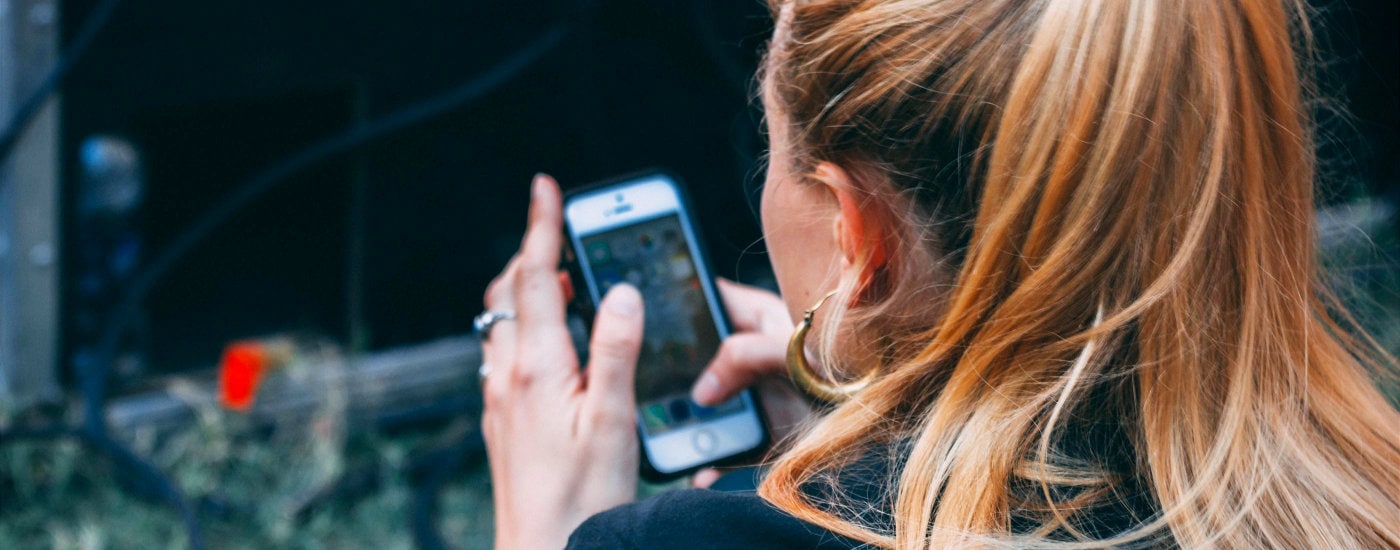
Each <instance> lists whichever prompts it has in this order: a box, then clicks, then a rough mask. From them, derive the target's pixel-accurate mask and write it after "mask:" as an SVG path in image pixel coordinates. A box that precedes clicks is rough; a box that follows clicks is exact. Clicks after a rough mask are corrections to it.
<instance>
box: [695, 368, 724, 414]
mask: <svg viewBox="0 0 1400 550" xmlns="http://www.w3.org/2000/svg"><path fill="white" fill-rule="evenodd" d="M718 393H719V377H718V376H715V374H714V373H712V372H707V373H705V374H702V375H700V379H699V380H696V381H695V387H693V388H690V400H691V401H694V402H695V404H697V405H703V406H709V405H710V404H711V402H713V401H714V400H715V397H716V396H717V395H716V394H718Z"/></svg>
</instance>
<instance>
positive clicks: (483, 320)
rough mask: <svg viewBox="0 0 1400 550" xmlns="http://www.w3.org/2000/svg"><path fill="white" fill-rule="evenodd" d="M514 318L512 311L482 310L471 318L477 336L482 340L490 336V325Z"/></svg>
mask: <svg viewBox="0 0 1400 550" xmlns="http://www.w3.org/2000/svg"><path fill="white" fill-rule="evenodd" d="M514 319H515V312H514V311H483V312H481V315H477V316H476V318H475V319H472V327H473V328H475V329H476V334H477V336H480V337H481V339H482V340H485V339H487V338H490V337H491V327H493V326H495V325H496V323H499V322H501V321H512V320H514Z"/></svg>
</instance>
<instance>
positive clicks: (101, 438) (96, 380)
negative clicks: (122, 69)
mask: <svg viewBox="0 0 1400 550" xmlns="http://www.w3.org/2000/svg"><path fill="white" fill-rule="evenodd" d="M118 1H119V0H105V1H104V3H103V4H102V5H100V6H99V7H98V8H97V9H96V10H94V14H93V17H90V18H89V20H88V22H87V24H85V25H84V27H83V30H82V31H80V32H79V36H78V37H77V38H75V40H74V49H73V50H72V51H71V52H70V55H68V56H66V57H65V59H64V60H63V61H61V62H60V66H59V67H58V68H57V69H56V70H55V71H54V73H52V74H51V75H50V77H49V78H48V79H47V80H46V81H45V86H44V88H47V89H46V90H45V89H41V90H40V92H43V93H42V94H39V93H36V95H35V97H37V98H38V99H34V98H31V100H30V101H28V102H26V106H27V105H29V103H34V104H35V105H36V106H35V107H33V109H32V110H33V111H34V112H37V110H38V107H37V105H42V103H43V101H44V99H45V98H46V97H47V96H48V95H49V94H51V93H53V92H54V91H55V90H56V89H57V88H58V87H59V84H60V83H61V81H62V80H63V77H65V76H66V75H67V72H68V70H69V68H70V67H71V66H72V64H73V61H75V60H76V58H77V55H76V54H81V53H82V51H83V50H85V49H86V48H87V46H88V44H89V43H90V42H91V40H92V36H94V35H96V31H97V29H99V28H100V27H101V26H102V24H105V23H106V20H107V19H109V18H110V15H111V10H112V8H113V7H115V5H116V4H117V2H118ZM566 31H567V29H566V27H565V26H564V25H563V24H562V23H561V24H559V25H557V26H555V27H553V28H551V29H550V30H548V31H545V32H544V33H542V34H540V35H539V36H538V37H536V38H535V39H533V40H531V41H530V42H529V43H528V44H527V45H526V46H525V47H523V48H521V49H520V50H518V51H516V52H515V53H513V54H511V55H510V56H508V57H506V58H505V59H503V60H501V61H500V62H498V63H497V64H495V65H493V66H492V67H490V68H489V69H487V70H486V71H485V72H483V73H481V74H479V75H476V76H474V77H473V78H471V79H469V80H467V81H466V82H464V83H462V84H461V85H458V86H456V87H454V88H452V89H449V90H447V91H445V92H443V93H441V94H438V95H435V96H432V97H429V98H426V99H423V100H421V101H418V102H415V103H413V104H410V105H408V106H406V107H403V108H401V109H398V110H396V111H393V112H391V113H389V114H387V115H384V116H383V117H380V118H378V119H375V120H372V121H369V122H367V123H365V124H363V125H360V126H357V127H356V128H354V129H353V130H351V131H348V132H345V133H342V134H339V135H335V136H331V137H329V138H326V139H324V140H322V141H320V142H317V143H314V144H312V145H311V146H309V147H307V148H306V149H303V150H302V151H301V152H299V153H296V154H293V155H291V156H289V157H286V158H285V159H283V160H281V161H279V162H277V163H274V164H272V165H270V166H268V167H267V168H264V169H262V170H259V171H257V172H255V175H254V176H253V177H251V178H249V179H248V180H246V181H245V182H243V183H242V184H240V185H238V186H237V187H235V188H234V190H233V191H231V192H230V193H229V194H228V195H226V196H225V197H224V198H223V199H222V200H221V201H220V202H219V203H218V204H216V205H215V206H214V207H213V208H211V209H209V210H208V211H206V212H205V213H204V214H203V215H201V216H200V217H199V218H198V219H196V220H195V221H194V222H193V223H192V224H190V226H189V227H187V228H186V229H185V230H183V231H181V232H180V233H179V234H178V236H177V237H176V238H175V240H174V242H172V243H171V244H170V245H169V246H167V247H166V248H165V249H164V250H162V251H161V253H160V254H159V255H158V256H156V257H155V259H154V260H153V261H152V262H150V263H149V264H147V265H146V266H145V267H144V268H143V269H142V270H141V271H140V272H139V273H137V274H136V276H135V277H133V278H132V280H131V282H130V284H129V285H128V286H127V288H126V289H125V290H124V292H123V293H122V299H121V301H120V302H119V303H118V304H117V306H116V307H115V308H114V309H113V313H112V315H111V317H110V318H109V319H108V321H107V323H106V324H105V327H106V330H105V331H104V332H103V337H102V338H101V339H100V340H99V341H98V345H97V347H96V353H95V355H94V360H92V361H88V362H86V363H85V364H84V365H83V366H82V368H80V369H79V370H80V372H78V373H77V374H78V379H79V388H80V392H81V395H82V401H83V407H84V411H83V413H84V419H83V425H82V427H81V428H78V429H71V428H67V427H64V426H50V427H44V428H37V429H34V428H23V427H21V428H15V429H12V430H9V431H0V444H4V443H6V442H10V441H17V440H23V439H34V438H44V439H50V438H54V437H61V436H70V435H71V436H75V437H76V438H77V439H78V440H79V441H81V442H83V443H85V444H87V445H89V446H91V447H93V448H95V449H96V450H98V451H99V452H101V453H102V454H104V455H106V456H107V457H108V458H109V459H111V460H113V461H114V462H116V463H117V464H118V465H120V466H123V467H125V468H128V469H129V470H130V471H132V472H134V473H136V474H137V478H138V479H139V480H140V481H141V482H143V483H144V484H145V486H146V487H147V488H149V489H153V490H154V492H155V493H157V494H159V495H160V496H161V497H162V498H164V499H165V500H166V501H167V503H169V504H170V505H171V507H172V508H174V509H175V510H176V512H177V513H179V515H180V517H181V521H182V523H183V524H184V526H185V529H186V533H187V535H188V537H189V543H190V547H191V548H193V549H196V550H198V549H202V548H204V542H203V537H202V535H201V533H200V527H199V523H198V520H197V518H196V517H195V513H194V510H193V508H192V507H191V506H190V505H189V502H188V499H186V497H185V496H184V494H183V493H181V492H180V490H179V488H178V487H177V486H176V485H175V484H174V483H173V482H172V481H171V480H170V478H169V477H168V476H166V475H165V474H163V473H162V472H161V471H160V470H159V469H158V468H157V467H156V466H155V465H153V464H151V463H150V462H149V461H148V460H145V459H143V458H142V457H140V456H139V455H137V454H136V453H134V452H132V451H131V450H129V449H127V448H126V447H125V446H124V445H122V444H121V443H120V442H118V441H116V440H115V439H113V438H112V437H111V436H110V435H109V434H108V433H107V427H106V422H105V403H106V393H107V374H108V368H109V366H110V365H111V364H112V361H113V360H114V357H115V355H116V350H117V349H118V347H119V344H120V340H121V336H122V334H123V332H124V331H125V329H126V327H127V326H128V324H129V323H131V322H132V320H133V319H134V318H135V317H136V314H137V312H138V311H139V309H140V305H141V303H142V302H143V301H144V299H145V297H146V295H147V294H148V293H149V292H150V290H151V289H152V288H154V287H155V285H156V284H157V283H159V282H160V281H161V279H163V278H164V277H165V275H166V274H167V273H169V271H170V269H171V268H172V267H174V266H175V265H177V264H178V262H179V261H180V260H181V259H183V258H184V257H185V256H186V255H187V254H188V253H189V252H190V251H191V250H193V249H194V247H195V246H197V245H198V244H199V243H201V242H203V241H204V240H205V239H207V238H208V237H209V235H211V234H212V233H213V232H214V231H215V230H216V229H218V228H219V227H222V226H223V225H224V224H225V223H227V222H228V221H229V220H231V219H233V217H234V215H235V214H237V213H238V212H239V211H241V210H243V209H244V208H246V207H248V206H249V205H251V204H253V203H254V202H255V201H256V200H257V199H258V198H260V197H262V196H263V195H265V194H266V193H267V192H268V191H270V190H272V189H273V188H275V187H276V186H277V185H278V184H280V183H282V182H285V181H287V180H288V178H290V177H291V176H293V175H296V174H298V173H300V172H301V171H303V170H306V169H307V168H310V167H312V166H315V165H317V164H319V163H322V162H325V161H327V160H329V159H332V158H335V157H338V156H340V155H343V154H346V153H349V152H352V151H356V150H358V149H359V148H361V147H364V146H366V145H368V144H371V143H373V142H375V141H377V140H379V139H382V138H384V137H387V136H390V135H394V134H395V133H397V132H400V131H402V130H404V129H407V128H409V127H412V126H414V125H417V124H420V123H423V122H426V121H428V120H431V119H434V118H436V117H439V116H442V115H443V114H445V113H448V112H451V111H453V110H455V109H458V108H460V107H462V106H463V105H466V104H467V103H470V102H471V101H473V100H476V99H478V98H480V97H482V96H484V95H486V94H488V93H490V92H492V91H494V90H496V89H498V88H500V87H501V86H502V85H504V84H506V83H507V82H509V81H511V80H513V79H514V78H515V77H516V76H518V75H519V74H521V73H522V72H524V71H525V70H526V69H527V68H529V67H530V66H532V65H533V64H535V63H536V62H537V61H539V60H540V59H541V58H543V57H544V55H545V54H546V53H548V52H550V51H551V50H553V49H555V48H556V47H557V46H558V45H559V44H560V42H562V40H563V37H564V35H565V34H566ZM79 46H81V48H79ZM59 69H61V70H59ZM28 112H29V111H27V110H24V109H21V111H20V113H19V114H18V115H16V118H15V121H14V122H12V124H11V126H12V127H11V128H7V129H6V133H5V140H6V141H4V142H3V148H0V160H3V159H4V156H5V154H7V153H8V152H9V150H10V147H12V146H13V143H11V142H12V141H17V139H18V138H17V136H18V134H19V133H21V132H22V131H23V127H24V126H25V125H26V124H27V118H32V116H33V115H32V114H26V113H28ZM12 131H13V133H14V134H15V136H16V137H14V138H13V139H12V138H11V137H10V134H11V132H12ZM479 440H480V434H479V432H478V433H476V434H475V435H468V436H467V437H465V438H463V440H462V443H459V444H458V445H454V446H453V447H452V449H453V450H456V449H460V450H456V451H454V456H458V457H459V458H458V459H457V461H458V462H460V461H461V458H460V457H464V456H467V455H466V454H465V453H471V452H472V450H473V449H477V450H476V451H475V453H476V454H477V455H480V454H481V452H480V450H479V448H480V445H473V444H472V442H473V441H479ZM442 475H444V476H445V475H446V474H442ZM430 477H431V478H432V479H437V478H438V477H439V476H430ZM440 485H441V483H440V482H439V483H436V484H434V485H432V486H433V487H436V486H440ZM434 494H436V493H434ZM428 528H430V529H431V525H429V526H428ZM434 533H435V531H434ZM436 540H439V541H441V537H436Z"/></svg>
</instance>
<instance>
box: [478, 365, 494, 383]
mask: <svg viewBox="0 0 1400 550" xmlns="http://www.w3.org/2000/svg"><path fill="white" fill-rule="evenodd" d="M487 376H491V364H490V363H482V364H481V366H480V367H477V369H476V378H477V383H479V384H485V383H486V377H487Z"/></svg>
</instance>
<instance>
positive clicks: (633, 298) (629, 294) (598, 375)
mask: <svg viewBox="0 0 1400 550" xmlns="http://www.w3.org/2000/svg"><path fill="white" fill-rule="evenodd" d="M643 326H644V312H643V307H642V295H641V293H639V292H637V289H635V288H633V287H632V285H628V284H619V285H617V286H614V287H613V288H612V290H609V291H608V294H607V296H604V297H603V302H602V304H600V305H599V307H598V317H597V320H595V321H594V323H593V341H592V342H591V343H590V345H589V348H588V354H589V359H588V373H587V376H588V394H587V396H586V397H585V398H584V410H585V412H586V413H587V415H586V416H585V418H591V419H592V421H593V422H594V423H595V424H599V423H602V424H608V425H610V426H614V427H616V426H625V427H626V428H627V431H628V433H630V430H631V426H632V424H633V423H634V422H635V412H634V410H633V409H635V408H636V405H635V402H636V397H635V396H634V395H633V392H634V389H633V383H634V380H635V378H636V373H637V354H638V353H640V352H641V349H642V327H643Z"/></svg>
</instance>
